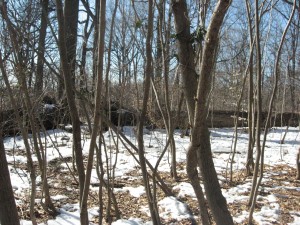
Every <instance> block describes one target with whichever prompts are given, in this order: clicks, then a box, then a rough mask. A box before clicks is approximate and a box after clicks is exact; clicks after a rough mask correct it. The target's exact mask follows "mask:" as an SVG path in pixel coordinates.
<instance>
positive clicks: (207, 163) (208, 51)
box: [190, 0, 233, 225]
mask: <svg viewBox="0 0 300 225" xmlns="http://www.w3.org/2000/svg"><path fill="white" fill-rule="evenodd" d="M230 3H231V1H230V0H220V1H218V3H217V5H216V7H215V10H214V12H213V15H212V18H211V21H210V24H209V27H208V30H207V34H206V37H205V45H204V49H203V55H202V64H201V67H200V76H199V81H198V89H197V95H196V96H197V97H196V108H195V120H194V127H193V130H192V143H191V146H190V148H191V149H193V148H195V149H196V150H195V151H197V160H198V165H199V167H200V171H201V174H202V177H203V183H204V187H205V192H206V198H207V201H208V205H209V207H210V209H211V212H212V214H213V217H214V219H215V221H216V223H217V224H227V225H230V224H233V220H232V217H231V215H230V212H229V210H228V208H227V203H226V199H225V198H224V196H223V195H222V192H221V187H220V184H219V181H218V177H217V173H216V170H215V167H214V163H213V159H212V153H211V145H210V134H209V130H208V127H207V125H206V117H207V112H208V95H209V91H210V89H211V81H212V79H211V77H212V73H213V68H214V62H215V55H216V51H217V46H218V43H219V32H220V29H221V27H222V23H223V19H224V16H225V14H226V12H227V10H228V8H229V6H230Z"/></svg>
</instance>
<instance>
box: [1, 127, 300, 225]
mask: <svg viewBox="0 0 300 225" xmlns="http://www.w3.org/2000/svg"><path fill="white" fill-rule="evenodd" d="M284 132H285V128H275V129H272V130H271V131H270V132H269V134H268V140H267V143H266V152H265V164H267V165H270V166H275V167H276V166H283V165H288V166H290V167H294V168H295V164H296V159H295V157H296V150H297V149H298V147H299V141H300V135H299V128H289V131H288V134H287V136H286V138H285V142H284V144H280V140H281V139H282V136H283V134H284ZM124 134H125V135H126V137H127V138H128V139H129V140H131V142H132V143H133V144H135V145H137V142H136V139H135V135H134V130H133V129H132V128H131V127H125V128H124ZM66 137H67V138H66ZM113 137H115V138H116V135H115V134H112V133H111V132H106V133H105V134H104V138H105V140H106V144H107V149H108V150H109V151H110V153H111V154H109V157H110V160H111V162H114V161H115V160H116V162H117V164H116V165H117V166H116V170H115V176H116V178H120V179H123V178H126V179H127V180H128V179H129V180H130V179H132V180H133V179H135V177H129V176H128V174H129V173H130V171H132V170H133V169H134V168H137V167H138V163H137V162H136V161H135V160H134V158H133V157H132V156H131V155H130V154H129V153H128V150H127V149H126V148H125V147H124V146H123V145H122V144H121V142H119V146H118V150H119V151H118V155H117V158H115V157H116V154H115V152H116V146H115V142H114V141H113ZM42 139H43V141H44V142H45V145H46V147H47V148H46V157H47V161H48V162H50V161H51V160H55V159H58V158H60V157H71V156H72V148H71V146H72V136H71V134H69V133H66V132H64V131H62V130H53V131H48V134H47V136H46V137H45V136H44V137H43V138H42ZM4 141H5V143H4V144H5V149H6V151H7V160H8V162H9V167H10V168H9V169H10V174H11V180H12V185H13V189H14V192H15V194H16V195H18V196H28V194H29V188H30V183H29V180H30V179H29V174H28V173H27V171H26V170H24V169H20V168H18V167H17V166H16V167H14V166H13V165H14V164H16V163H21V164H22V163H23V164H25V163H26V157H25V156H24V154H19V153H18V152H19V151H23V150H24V144H23V140H22V138H21V137H18V136H17V137H14V138H6V139H5V140H4ZM175 141H176V147H177V160H178V162H185V158H186V151H187V147H188V144H189V138H188V137H184V138H181V137H180V132H179V131H178V132H175ZM165 142H166V134H165V132H164V131H163V130H155V131H148V132H145V134H144V144H145V150H146V153H147V155H146V158H147V159H148V160H149V162H151V163H152V165H155V163H156V161H157V159H158V157H159V156H160V154H161V152H162V151H163V149H164V145H165ZM232 143H233V129H232V128H223V129H212V130H211V144H212V151H213V152H214V154H213V156H214V163H215V167H216V170H217V172H218V174H219V180H220V183H221V184H222V182H225V181H226V178H225V177H224V174H225V171H226V169H227V167H228V163H227V162H228V158H229V154H228V153H229V152H230V151H231V148H232ZM82 144H83V151H84V154H87V153H88V149H89V136H88V135H85V136H84V137H83V141H82ZM247 146H248V134H247V133H246V132H244V130H243V129H240V130H239V133H238V142H237V147H236V149H237V152H238V154H236V155H235V159H234V161H235V163H234V167H233V170H234V171H237V170H242V169H244V168H245V161H246V156H247V154H246V151H247V148H248V147H247ZM168 156H170V154H169V153H168V152H167V153H166V154H165V156H164V158H163V159H162V161H161V162H160V166H159V171H160V172H169V171H170V160H169V158H168ZM33 159H34V161H37V159H36V157H35V156H33ZM61 166H62V167H64V168H65V169H66V170H67V167H66V164H61ZM70 166H71V164H70ZM281 172H282V174H284V173H285V171H281ZM179 173H185V170H184V168H183V169H182V170H179ZM221 174H223V175H221ZM271 175H274V174H271V172H270V173H268V172H266V173H265V176H264V178H263V183H267V182H271ZM275 175H276V174H275ZM278 175H280V174H278ZM91 182H92V183H97V182H99V180H98V177H97V173H96V171H94V170H93V172H92V180H91ZM93 188H94V187H91V190H93ZM94 189H95V188H94ZM275 189H283V190H287V189H292V190H293V191H295V192H296V193H298V195H296V196H295V198H299V201H298V202H299V204H300V197H299V196H300V194H299V193H300V187H299V183H298V186H297V185H296V186H295V185H294V186H291V185H290V184H289V183H288V182H282V183H281V186H273V187H271V186H270V187H269V186H268V187H266V188H265V189H264V193H266V194H264V195H263V196H260V195H259V196H258V202H260V203H261V207H260V208H259V209H257V210H256V211H255V213H254V220H255V221H256V222H257V223H258V224H274V222H276V221H278V218H279V217H280V215H281V208H280V204H279V200H278V199H279V197H280V196H278V195H277V194H274V193H273V191H272V190H275ZM173 190H174V191H176V193H178V196H177V198H176V197H165V198H163V199H161V200H159V201H158V206H159V210H160V216H161V218H172V219H174V221H180V220H182V219H186V218H191V217H192V215H191V214H190V211H189V210H188V207H187V205H186V204H185V203H183V202H182V201H180V200H179V198H182V197H189V198H192V199H194V198H195V195H194V192H193V189H192V187H191V185H190V184H189V183H188V182H178V183H177V184H176V185H174V186H173ZM250 190H251V179H246V178H245V180H244V182H243V183H240V184H237V185H235V186H233V187H230V188H226V189H223V190H222V191H223V195H224V196H225V197H226V199H227V203H228V204H231V203H235V202H242V203H243V204H244V205H246V203H247V201H248V200H249V192H250ZM70 191H72V190H71V189H70ZM115 192H129V193H130V194H131V196H132V197H134V198H139V197H140V196H141V195H143V194H144V193H145V190H144V188H143V186H137V187H136V186H135V187H130V186H124V187H120V188H115ZM52 198H53V201H60V200H62V199H64V201H68V199H67V198H68V197H67V196H65V195H57V196H52ZM22 201H23V200H22V198H17V200H16V202H17V204H22V203H23V202H22ZM37 201H38V200H37ZM120 204H122V203H120ZM59 211H60V214H59V215H58V216H57V217H56V218H55V219H51V220H48V222H47V224H49V225H58V224H80V222H79V206H78V204H73V203H67V204H65V205H62V206H61V208H59ZM140 211H141V213H145V214H149V210H148V206H147V204H146V203H145V205H142V206H141V207H140ZM89 213H90V216H91V217H93V216H97V207H96V206H95V207H93V208H90V209H89ZM248 214H249V212H248V208H247V207H243V208H241V209H240V210H238V212H235V213H234V215H233V218H234V221H235V222H236V223H237V224H239V223H242V222H243V221H245V220H246V219H247V218H248ZM290 216H291V217H293V218H294V221H293V222H291V223H289V224H290V225H295V224H300V211H294V212H290ZM129 217H130V216H129V215H128V217H127V218H129ZM194 219H196V220H197V217H196V218H194ZM22 224H24V225H25V224H31V222H30V221H25V220H22ZM41 224H42V223H41ZM91 224H92V223H91ZM121 224H134V225H139V224H151V222H150V221H144V220H142V219H141V218H129V219H122V220H118V221H115V222H113V225H121ZM173 224H176V223H173ZM277 224H278V223H277Z"/></svg>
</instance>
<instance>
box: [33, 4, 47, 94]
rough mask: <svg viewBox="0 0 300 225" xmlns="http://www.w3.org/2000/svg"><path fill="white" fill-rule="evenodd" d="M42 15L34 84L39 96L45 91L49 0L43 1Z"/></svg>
mask: <svg viewBox="0 0 300 225" xmlns="http://www.w3.org/2000/svg"><path fill="white" fill-rule="evenodd" d="M41 4H42V15H41V28H40V36H39V43H38V59H37V66H36V67H37V68H36V78H35V84H34V91H35V94H36V95H37V96H38V95H40V94H41V93H42V90H43V77H44V76H43V73H44V54H45V39H46V34H47V17H48V5H49V0H42V1H41Z"/></svg>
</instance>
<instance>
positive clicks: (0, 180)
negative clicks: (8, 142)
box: [0, 131, 20, 225]
mask: <svg viewBox="0 0 300 225" xmlns="http://www.w3.org/2000/svg"><path fill="white" fill-rule="evenodd" d="M0 171H1V172H0V173H1V176H0V184H1V185H0V223H1V224H2V225H19V224H20V221H19V216H18V211H17V206H16V202H15V197H14V192H13V189H12V186H11V180H10V175H9V170H8V164H7V160H6V155H5V149H4V145H3V139H2V131H0Z"/></svg>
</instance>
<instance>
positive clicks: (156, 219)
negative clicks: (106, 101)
mask: <svg viewBox="0 0 300 225" xmlns="http://www.w3.org/2000/svg"><path fill="white" fill-rule="evenodd" d="M148 4H149V6H148V31H147V39H146V60H147V61H146V71H145V79H144V96H143V104H142V111H141V113H140V116H139V122H138V127H137V134H138V136H137V142H138V150H139V151H138V154H139V160H140V166H141V170H142V174H143V183H144V186H145V190H146V194H147V198H148V206H149V210H150V214H151V219H152V222H153V224H154V225H158V224H161V223H160V218H159V215H158V209H157V204H156V202H155V201H154V196H153V193H152V191H151V188H150V182H149V176H148V174H147V167H146V159H145V150H144V137H143V127H144V122H145V120H146V113H147V105H148V99H149V91H150V78H151V77H152V76H153V68H152V61H153V60H152V49H151V48H152V46H151V45H152V35H153V0H149V2H148Z"/></svg>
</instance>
